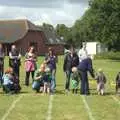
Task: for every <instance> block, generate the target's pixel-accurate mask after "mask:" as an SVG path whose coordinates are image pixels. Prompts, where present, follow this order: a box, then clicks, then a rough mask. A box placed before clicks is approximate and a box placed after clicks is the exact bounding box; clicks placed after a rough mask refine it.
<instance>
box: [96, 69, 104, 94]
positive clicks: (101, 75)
mask: <svg viewBox="0 0 120 120" xmlns="http://www.w3.org/2000/svg"><path fill="white" fill-rule="evenodd" d="M95 79H96V80H97V92H98V95H104V89H105V84H106V76H105V75H104V73H103V70H102V69H99V70H98V73H97V76H96V78H95Z"/></svg>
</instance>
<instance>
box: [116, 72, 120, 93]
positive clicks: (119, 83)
mask: <svg viewBox="0 0 120 120" xmlns="http://www.w3.org/2000/svg"><path fill="white" fill-rule="evenodd" d="M118 89H120V72H119V73H118V74H117V76H116V93H118V92H119V91H118Z"/></svg>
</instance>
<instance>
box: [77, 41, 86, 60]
mask: <svg viewBox="0 0 120 120" xmlns="http://www.w3.org/2000/svg"><path fill="white" fill-rule="evenodd" d="M78 56H79V61H80V62H81V61H82V60H84V59H86V58H88V51H87V49H86V43H83V47H82V49H80V50H79V52H78Z"/></svg>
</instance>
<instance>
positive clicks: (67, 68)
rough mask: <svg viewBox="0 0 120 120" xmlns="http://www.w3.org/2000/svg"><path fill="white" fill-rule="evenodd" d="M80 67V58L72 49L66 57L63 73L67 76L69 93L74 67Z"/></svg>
mask: <svg viewBox="0 0 120 120" xmlns="http://www.w3.org/2000/svg"><path fill="white" fill-rule="evenodd" d="M78 65H79V57H78V55H77V54H76V52H75V51H74V48H73V47H71V48H70V50H69V52H68V53H67V54H66V55H65V58H64V64H63V71H64V72H65V74H66V84H65V90H66V92H68V91H69V89H70V88H69V86H70V76H71V73H72V67H77V66H78Z"/></svg>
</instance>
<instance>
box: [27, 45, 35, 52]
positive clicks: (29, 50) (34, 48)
mask: <svg viewBox="0 0 120 120" xmlns="http://www.w3.org/2000/svg"><path fill="white" fill-rule="evenodd" d="M31 48H33V53H35V48H34V47H33V46H30V47H29V48H28V51H27V52H29V51H30V50H31Z"/></svg>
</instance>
